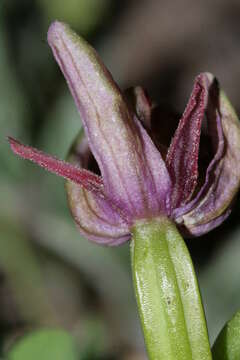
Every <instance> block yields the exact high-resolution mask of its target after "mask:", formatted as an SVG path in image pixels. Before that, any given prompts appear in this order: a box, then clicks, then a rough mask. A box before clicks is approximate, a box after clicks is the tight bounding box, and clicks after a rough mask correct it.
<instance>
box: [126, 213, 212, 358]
mask: <svg viewBox="0 0 240 360" xmlns="http://www.w3.org/2000/svg"><path fill="white" fill-rule="evenodd" d="M131 260H132V273H133V282H134V287H135V293H136V298H137V303H138V309H139V314H140V319H141V324H142V329H143V334H144V338H145V344H146V348H147V352H148V356H149V359H151V360H211V359H212V355H211V350H210V345H209V339H208V332H207V327H206V321H205V315H204V310H203V307H202V302H201V296H200V292H199V288H198V283H197V279H196V275H195V272H194V268H193V264H192V260H191V257H190V255H189V252H188V249H187V247H186V245H185V242H184V240H183V238H182V237H181V235H180V234H179V232H178V230H177V228H176V226H175V224H174V223H173V222H171V220H169V219H166V218H159V219H154V220H147V221H138V222H137V223H136V224H135V225H134V227H133V228H132V241H131Z"/></svg>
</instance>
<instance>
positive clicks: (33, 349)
mask: <svg viewBox="0 0 240 360" xmlns="http://www.w3.org/2000/svg"><path fill="white" fill-rule="evenodd" d="M7 359H8V360H33V359H34V360H52V359H58V360H80V359H81V356H80V354H79V350H78V349H77V346H76V344H75V342H74V340H73V339H72V337H71V336H70V335H69V334H67V333H66V332H64V331H60V330H39V331H36V332H33V333H31V334H29V335H26V336H24V338H23V339H21V340H19V341H17V342H16V344H15V345H14V346H13V348H12V349H11V350H10V351H9V352H8V354H7Z"/></svg>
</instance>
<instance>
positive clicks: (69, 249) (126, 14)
mask: <svg viewBox="0 0 240 360" xmlns="http://www.w3.org/2000/svg"><path fill="white" fill-rule="evenodd" d="M186 8H187V9H188V11H185V9H186ZM239 16H240V4H239V2H238V1H237V0H229V1H226V0H213V1H212V2H211V3H209V1H207V0H204V1H201V2H197V3H196V2H192V1H191V0H183V1H182V2H177V1H171V2H169V1H166V0H161V1H155V0H149V1H147V2H144V1H137V0H130V1H110V0H101V1H98V0H68V1H60V0H51V1H47V0H21V1H19V0H3V1H2V2H1V4H0V76H1V78H0V79H1V81H0V133H1V139H0V169H1V170H0V188H1V201H0V234H1V237H0V343H1V345H2V346H1V348H2V353H4V354H5V353H6V351H7V350H8V349H9V347H10V345H11V344H12V343H13V341H14V340H15V339H16V338H18V337H19V336H21V335H24V334H25V333H26V332H28V331H29V330H31V329H38V328H40V327H42V326H43V325H44V326H46V327H47V326H54V327H56V328H58V327H60V328H63V329H66V330H68V331H69V333H70V334H72V336H73V337H74V339H76V342H77V344H79V346H80V348H81V350H82V349H83V351H84V358H85V359H94V358H95V356H96V359H126V360H127V359H129V360H130V359H144V358H145V355H144V350H143V349H144V346H143V339H142V335H141V331H140V327H139V321H138V317H137V311H136V305H135V299H134V295H133V290H132V284H131V271H130V265H129V249H128V244H126V245H124V246H122V247H120V248H114V249H109V248H103V247H99V246H96V245H94V244H92V243H89V242H88V241H87V240H85V239H83V238H82V237H81V236H80V235H79V233H78V231H77V229H76V228H75V225H74V222H73V220H72V219H71V217H70V214H69V212H68V208H67V204H66V198H65V193H64V181H62V180H61V179H59V178H56V177H55V176H54V175H50V174H46V173H45V172H44V171H43V170H41V169H39V168H37V167H36V166H34V165H32V164H30V163H27V162H24V161H22V160H19V159H17V158H16V157H14V156H13V154H12V153H11V152H10V150H9V147H8V144H7V142H6V136H7V135H12V136H15V137H18V138H20V139H21V140H22V141H23V142H26V143H29V144H31V145H33V146H37V147H39V148H41V149H43V150H45V151H48V152H50V153H52V154H53V155H56V156H59V157H61V158H64V157H65V155H66V153H67V150H68V147H69V146H70V144H71V142H72V140H73V138H74V137H75V136H76V133H77V132H78V131H79V129H80V128H81V122H80V120H79V116H78V114H77V111H76V108H75V105H74V102H73V100H72V98H71V96H70V94H69V91H68V90H67V85H66V83H65V82H64V80H63V77H62V75H61V74H60V71H59V69H58V67H57V65H56V63H55V62H54V60H53V57H52V54H51V51H50V49H49V48H48V46H47V42H46V31H47V28H48V25H49V23H50V22H51V21H53V20H55V19H59V20H64V21H67V22H68V23H69V24H70V25H71V26H73V27H74V28H75V29H76V30H78V31H79V32H80V33H82V34H84V35H85V36H86V37H87V38H88V39H91V42H92V43H93V44H94V46H95V47H96V48H97V49H98V50H99V52H100V54H101V56H102V57H103V59H104V60H105V62H106V64H107V65H108V67H109V68H110V70H111V71H112V72H113V75H114V77H115V78H116V79H117V80H118V81H119V82H120V85H122V86H123V87H127V86H132V85H138V84H142V85H143V86H145V87H147V88H148V90H149V93H150V94H153V95H154V97H155V100H156V101H157V102H160V103H166V104H171V106H172V107H173V108H174V109H176V108H177V109H178V110H179V111H180V112H181V111H182V110H183V108H184V106H185V103H186V99H187V96H188V94H189V93H190V90H191V84H192V82H193V78H194V76H195V75H196V74H197V73H199V72H200V71H202V70H208V71H211V72H213V73H215V74H216V75H217V76H218V77H219V79H220V81H221V83H222V86H223V88H224V89H225V90H226V92H227V94H228V95H229V97H230V99H231V100H232V102H233V105H234V106H235V107H236V108H237V109H238V110H239V109H240V100H239V91H238V86H239V80H240V73H239V58H240V51H239V34H240V27H239ZM161 120H162V121H164V119H161ZM239 211H240V202H239V199H238V200H237V201H236V204H235V208H234V212H233V214H232V216H231V217H230V219H229V220H228V221H227V222H226V223H225V224H224V225H223V226H221V228H219V229H216V230H214V231H212V232H211V233H209V234H208V235H206V236H205V237H202V238H199V239H191V240H188V241H187V244H188V246H189V249H190V252H191V254H192V256H193V260H194V263H195V264H196V266H197V270H198V274H199V281H200V287H201V290H202V294H203V300H204V304H205V308H206V315H207V320H208V325H209V332H210V338H211V341H212V342H213V341H214V339H215V338H216V335H217V334H218V333H219V331H220V329H221V328H222V327H223V325H224V324H225V323H226V321H227V320H228V319H229V318H231V316H232V314H233V313H234V312H235V311H236V310H237V309H238V308H240V283H239V276H240V266H239V259H238V258H239V254H240V224H239ZM23 341H24V337H23ZM20 342H21V340H20ZM20 342H19V344H20ZM96 354H97V355H96ZM0 356H1V355H0Z"/></svg>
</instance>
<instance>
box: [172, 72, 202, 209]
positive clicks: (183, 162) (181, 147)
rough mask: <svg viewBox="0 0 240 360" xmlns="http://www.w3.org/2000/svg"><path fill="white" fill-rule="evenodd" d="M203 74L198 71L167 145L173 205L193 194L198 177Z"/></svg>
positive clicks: (181, 202)
mask: <svg viewBox="0 0 240 360" xmlns="http://www.w3.org/2000/svg"><path fill="white" fill-rule="evenodd" d="M204 80H205V79H204V76H203V75H202V74H200V75H199V76H198V77H197V78H196V80H195V84H194V87H193V91H192V94H191V96H190V99H189V102H188V104H187V107H186V109H185V111H184V113H183V116H182V118H181V119H180V122H179V125H178V128H177V130H176V132H175V135H174V137H173V139H172V142H171V145H170V147H169V150H168V153H167V158H166V164H167V168H168V171H169V173H170V176H171V179H172V182H173V191H172V196H171V206H172V209H174V208H176V207H179V206H180V205H183V204H185V203H186V202H187V201H188V200H189V199H190V198H191V196H192V194H193V192H194V190H195V187H196V185H197V178H198V154H199V144H200V135H201V126H202V121H203V118H204V111H205V108H206V105H207V96H206V95H207V94H206V86H205V84H204Z"/></svg>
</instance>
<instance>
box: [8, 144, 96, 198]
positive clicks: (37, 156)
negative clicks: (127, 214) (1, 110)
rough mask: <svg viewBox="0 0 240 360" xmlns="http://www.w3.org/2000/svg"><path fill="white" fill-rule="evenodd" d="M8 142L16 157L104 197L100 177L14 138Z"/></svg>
mask: <svg viewBox="0 0 240 360" xmlns="http://www.w3.org/2000/svg"><path fill="white" fill-rule="evenodd" d="M8 141H9V143H10V146H11V149H12V151H13V152H14V153H15V154H16V155H18V156H20V157H22V158H23V159H27V160H30V161H32V162H34V163H36V164H38V165H39V166H41V167H43V168H44V169H46V170H48V171H50V172H52V173H54V174H56V175H58V176H61V177H64V178H65V179H68V180H71V181H73V182H74V183H76V184H78V185H81V186H82V187H83V188H85V189H86V190H88V191H92V192H94V193H96V194H98V196H103V182H102V179H101V178H100V177H99V176H97V175H95V174H93V173H91V172H90V171H87V170H85V169H81V168H79V167H77V166H74V165H72V164H69V163H67V162H65V161H63V160H59V159H57V158H55V157H53V156H50V155H48V154H45V153H43V152H42V151H40V150H37V149H35V148H33V147H31V146H26V145H23V144H21V143H20V142H19V141H17V140H15V139H13V138H12V137H9V138H8Z"/></svg>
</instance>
